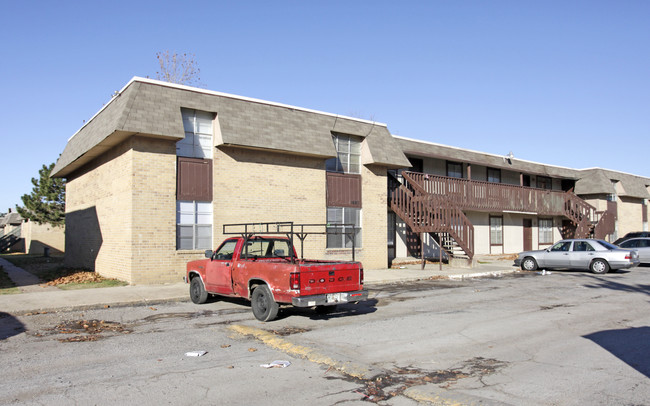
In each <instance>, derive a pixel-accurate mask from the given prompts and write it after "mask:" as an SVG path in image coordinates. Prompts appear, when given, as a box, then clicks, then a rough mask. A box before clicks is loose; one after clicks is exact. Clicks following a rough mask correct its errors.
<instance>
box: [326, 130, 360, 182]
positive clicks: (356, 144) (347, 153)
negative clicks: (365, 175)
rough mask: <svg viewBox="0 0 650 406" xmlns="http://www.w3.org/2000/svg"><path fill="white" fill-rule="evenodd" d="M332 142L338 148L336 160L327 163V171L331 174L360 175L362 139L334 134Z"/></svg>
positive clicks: (332, 159) (329, 160)
mask: <svg viewBox="0 0 650 406" xmlns="http://www.w3.org/2000/svg"><path fill="white" fill-rule="evenodd" d="M332 140H333V141H334V147H335V148H336V158H331V159H328V160H327V161H325V169H326V170H327V171H329V172H341V173H360V170H361V139H360V138H357V137H352V136H349V135H343V134H334V135H333V136H332Z"/></svg>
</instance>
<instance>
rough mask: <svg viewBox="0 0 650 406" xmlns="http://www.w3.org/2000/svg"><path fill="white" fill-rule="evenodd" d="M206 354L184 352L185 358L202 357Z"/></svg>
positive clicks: (205, 352)
mask: <svg viewBox="0 0 650 406" xmlns="http://www.w3.org/2000/svg"><path fill="white" fill-rule="evenodd" d="M207 353H208V352H207V351H190V352H186V353H185V356H186V357H202V356H204V355H205V354H207Z"/></svg>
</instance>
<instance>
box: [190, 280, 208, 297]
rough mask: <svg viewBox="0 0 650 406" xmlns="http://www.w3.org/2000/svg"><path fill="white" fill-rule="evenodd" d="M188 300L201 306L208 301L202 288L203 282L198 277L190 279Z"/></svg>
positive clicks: (203, 287)
mask: <svg viewBox="0 0 650 406" xmlns="http://www.w3.org/2000/svg"><path fill="white" fill-rule="evenodd" d="M190 299H192V302H194V303H196V304H202V303H205V302H206V301H207V300H208V292H206V290H205V286H203V282H202V281H201V278H199V277H198V276H195V277H194V278H192V281H191V282H190Z"/></svg>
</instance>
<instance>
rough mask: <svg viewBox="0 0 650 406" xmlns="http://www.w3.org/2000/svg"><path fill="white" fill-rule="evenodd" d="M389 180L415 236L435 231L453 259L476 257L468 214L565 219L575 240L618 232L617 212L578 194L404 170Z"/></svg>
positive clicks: (394, 202) (392, 199)
mask: <svg viewBox="0 0 650 406" xmlns="http://www.w3.org/2000/svg"><path fill="white" fill-rule="evenodd" d="M402 177H403V183H402V182H400V181H399V180H398V179H397V178H395V177H393V176H392V175H391V176H390V178H389V182H388V186H389V193H388V196H389V205H390V208H391V209H392V210H393V211H394V212H395V213H396V214H397V216H398V217H399V218H401V219H402V220H403V221H404V222H405V223H406V224H407V225H408V226H409V227H410V228H411V230H412V231H413V232H415V233H431V234H432V235H433V236H434V238H435V239H436V240H437V241H438V243H439V244H440V245H441V246H442V247H443V248H444V249H445V250H446V251H447V253H448V254H449V255H450V256H451V257H455V258H467V259H470V260H471V259H472V258H473V256H474V226H473V225H472V223H471V222H470V221H469V219H468V218H467V217H466V216H465V214H464V212H463V210H472V211H480V212H496V213H498V212H504V211H512V212H521V213H534V214H535V215H541V216H563V217H565V218H567V219H568V220H569V221H570V225H571V227H570V230H568V231H569V234H570V236H571V237H573V238H588V237H591V236H594V237H595V238H601V239H602V238H605V236H606V235H608V234H611V233H613V232H614V228H615V223H614V220H615V217H614V214H613V213H615V212H616V210H615V209H613V210H606V211H596V208H595V207H594V206H592V205H590V204H589V203H587V202H586V201H584V200H583V199H581V198H580V197H578V196H577V195H576V194H575V193H573V190H569V191H567V192H565V191H559V190H547V189H537V188H531V187H524V186H517V185H507V184H503V183H492V182H481V181H473V180H468V179H458V178H449V177H446V176H436V175H430V174H424V173H418V172H402Z"/></svg>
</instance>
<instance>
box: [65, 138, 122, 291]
mask: <svg viewBox="0 0 650 406" xmlns="http://www.w3.org/2000/svg"><path fill="white" fill-rule="evenodd" d="M131 144H132V140H131V139H129V140H127V141H125V142H123V143H121V144H119V145H117V146H115V147H113V148H112V149H110V150H109V151H106V152H105V153H104V154H103V155H102V156H101V157H99V158H97V159H96V160H95V161H93V162H92V163H91V164H89V165H87V166H85V167H84V168H83V170H80V171H77V172H75V173H73V174H71V175H70V176H69V177H68V180H67V184H66V238H65V252H66V255H65V264H66V266H71V267H80V268H86V269H92V270H95V271H97V272H98V273H99V274H101V275H103V276H106V277H111V278H119V279H122V280H125V281H128V282H131V267H132V263H131V257H132V246H131V229H132V217H131V215H130V213H131V212H132V207H133V203H132V195H133V186H134V177H133V151H132V150H131Z"/></svg>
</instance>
